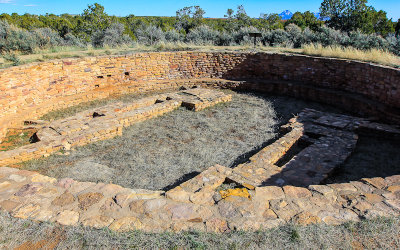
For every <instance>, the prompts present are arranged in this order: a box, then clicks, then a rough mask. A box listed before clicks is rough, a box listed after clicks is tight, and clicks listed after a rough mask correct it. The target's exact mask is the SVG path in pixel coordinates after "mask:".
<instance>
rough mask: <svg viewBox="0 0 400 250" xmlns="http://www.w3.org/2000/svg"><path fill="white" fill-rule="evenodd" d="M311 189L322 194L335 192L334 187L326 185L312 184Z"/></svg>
mask: <svg viewBox="0 0 400 250" xmlns="http://www.w3.org/2000/svg"><path fill="white" fill-rule="evenodd" d="M309 188H310V190H312V191H315V192H318V193H320V194H322V195H328V194H332V193H333V189H332V188H330V187H328V186H325V185H311V186H309Z"/></svg>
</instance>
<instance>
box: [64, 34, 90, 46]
mask: <svg viewBox="0 0 400 250" xmlns="http://www.w3.org/2000/svg"><path fill="white" fill-rule="evenodd" d="M64 43H65V45H67V46H77V47H85V44H84V43H83V42H82V41H81V40H80V39H79V38H77V37H76V36H74V35H73V34H71V33H68V34H66V35H65V36H64Z"/></svg>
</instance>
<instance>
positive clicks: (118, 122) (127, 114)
mask: <svg viewBox="0 0 400 250" xmlns="http://www.w3.org/2000/svg"><path fill="white" fill-rule="evenodd" d="M231 99H232V95H228V94H224V93H223V92H221V91H215V90H210V89H202V88H195V89H190V90H184V91H179V92H174V93H169V94H161V95H155V96H151V97H147V98H142V99H139V100H137V101H134V102H132V103H128V104H124V103H115V104H110V105H106V106H103V107H101V108H95V109H91V110H87V111H83V112H80V113H78V114H76V115H74V116H71V117H68V118H65V119H61V120H57V121H53V122H45V121H26V123H27V124H28V125H27V128H30V129H32V128H35V129H37V130H38V131H37V132H36V133H35V134H34V135H33V136H32V138H31V141H35V143H32V144H29V145H26V146H22V147H19V148H16V149H14V150H9V151H3V152H0V166H7V165H10V164H15V163H19V162H23V161H28V160H32V159H37V158H41V157H43V156H49V155H50V154H52V153H54V152H57V151H60V150H70V149H71V148H72V147H77V146H83V145H86V144H90V143H93V142H96V141H100V140H106V139H110V138H113V137H115V136H121V135H122V133H123V127H128V126H131V125H132V124H134V123H137V122H141V121H144V120H147V119H150V118H153V117H156V116H159V115H163V114H165V113H167V112H170V111H172V110H174V109H176V108H178V107H180V106H184V107H187V108H188V109H191V110H194V111H199V110H202V109H204V108H207V107H210V106H213V105H215V104H218V103H222V102H228V101H230V100H231Z"/></svg>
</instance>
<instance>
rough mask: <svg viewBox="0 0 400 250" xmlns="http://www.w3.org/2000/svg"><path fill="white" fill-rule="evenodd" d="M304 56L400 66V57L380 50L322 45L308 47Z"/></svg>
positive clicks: (305, 48)
mask: <svg viewBox="0 0 400 250" xmlns="http://www.w3.org/2000/svg"><path fill="white" fill-rule="evenodd" d="M302 53H303V54H306V55H312V56H322V57H335V58H343V59H352V60H358V61H365V62H374V63H379V64H383V65H389V66H400V57H398V56H395V55H393V54H391V53H390V52H387V51H384V50H378V49H371V50H367V51H363V50H358V49H354V48H351V47H347V48H344V47H339V46H327V47H323V46H322V45H320V44H317V45H315V44H310V45H306V46H305V47H304V49H303V52H302Z"/></svg>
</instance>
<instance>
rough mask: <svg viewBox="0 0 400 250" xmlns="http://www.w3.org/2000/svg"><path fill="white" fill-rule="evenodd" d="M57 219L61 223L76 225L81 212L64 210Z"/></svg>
mask: <svg viewBox="0 0 400 250" xmlns="http://www.w3.org/2000/svg"><path fill="white" fill-rule="evenodd" d="M56 221H57V222H58V223H60V224H61V225H66V226H73V225H76V224H77V223H78V221H79V213H78V212H75V211H71V210H64V211H62V212H60V213H59V214H58V215H57V218H56Z"/></svg>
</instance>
